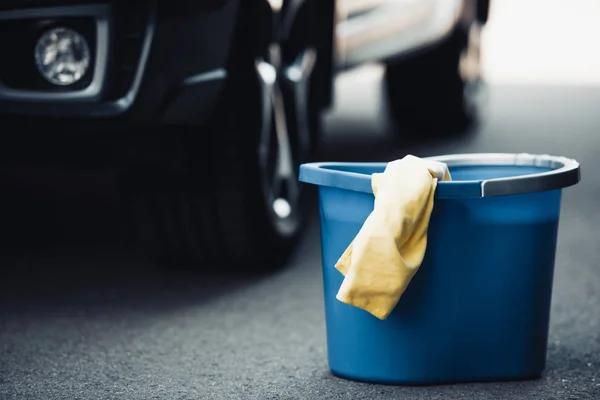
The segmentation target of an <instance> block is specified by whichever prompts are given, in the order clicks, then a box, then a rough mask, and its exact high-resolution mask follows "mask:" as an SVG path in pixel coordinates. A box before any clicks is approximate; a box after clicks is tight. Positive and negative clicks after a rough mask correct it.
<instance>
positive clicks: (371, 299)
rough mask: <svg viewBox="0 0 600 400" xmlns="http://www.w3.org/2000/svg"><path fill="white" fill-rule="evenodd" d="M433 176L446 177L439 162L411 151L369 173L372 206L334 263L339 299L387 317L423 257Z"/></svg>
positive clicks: (430, 207)
mask: <svg viewBox="0 0 600 400" xmlns="http://www.w3.org/2000/svg"><path fill="white" fill-rule="evenodd" d="M438 179H441V180H451V177H450V173H449V172H448V169H447V168H446V166H445V165H444V164H442V163H437V162H432V161H427V160H423V159H420V158H418V157H415V156H412V155H407V156H406V157H404V158H402V159H400V160H396V161H392V162H390V163H388V165H387V166H386V169H385V171H384V172H383V173H376V174H373V175H372V177H371V186H372V188H373V194H374V195H375V205H374V209H373V211H372V212H371V214H370V215H369V217H368V218H367V220H366V221H365V223H364V225H363V226H362V228H361V230H360V231H359V233H358V234H357V235H356V237H355V238H354V240H353V241H352V243H351V244H350V246H348V248H347V249H346V251H345V252H344V254H342V256H341V257H340V259H339V260H338V262H337V263H336V265H335V268H337V269H338V270H339V271H340V272H341V273H342V274H343V275H344V281H343V283H342V285H341V287H340V289H339V292H338V294H337V299H338V300H339V301H341V302H343V303H346V304H349V305H351V306H355V307H358V308H361V309H363V310H365V311H367V312H369V313H371V314H373V315H374V316H375V317H377V318H379V319H386V318H387V317H388V315H389V314H390V313H391V312H392V310H393V309H394V307H395V306H396V304H397V303H398V300H400V297H401V296H402V294H403V293H404V290H405V289H406V287H407V286H408V284H409V283H410V280H411V279H412V278H413V276H414V275H415V273H416V272H417V270H418V269H419V267H420V266H421V263H422V261H423V257H424V255H425V249H426V247H427V228H428V226H429V218H430V216H431V212H432V210H433V195H434V193H435V189H436V186H437V182H438Z"/></svg>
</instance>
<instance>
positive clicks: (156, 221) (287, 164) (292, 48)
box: [123, 2, 327, 272]
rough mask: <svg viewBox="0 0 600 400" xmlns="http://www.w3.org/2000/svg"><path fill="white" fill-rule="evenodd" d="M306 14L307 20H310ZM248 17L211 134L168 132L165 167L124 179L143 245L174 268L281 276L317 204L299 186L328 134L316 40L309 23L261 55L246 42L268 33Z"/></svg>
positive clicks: (277, 34) (141, 168)
mask: <svg viewBox="0 0 600 400" xmlns="http://www.w3.org/2000/svg"><path fill="white" fill-rule="evenodd" d="M248 3H250V2H248ZM263 3H265V4H267V2H263ZM292 3H294V4H299V3H297V2H288V3H287V4H292ZM309 3H310V2H306V3H305V4H309ZM284 4H285V3H284ZM286 10H287V11H289V8H285V6H284V8H283V9H282V12H285V11H286ZM262 11H264V12H266V13H267V15H268V17H269V18H271V19H273V18H279V17H278V15H277V14H276V13H275V11H273V10H262ZM271 11H273V12H272V13H271ZM246 12H247V10H246ZM298 13H299V14H298V15H299V16H298V17H297V18H298V19H300V15H301V16H302V17H303V18H306V17H307V12H305V11H304V10H299V11H298ZM241 15H242V16H243V18H242V19H241V20H242V21H243V22H241V23H244V24H245V25H243V26H241V27H240V28H239V29H238V36H237V37H236V39H235V40H236V41H237V43H243V44H244V45H242V46H237V47H236V49H235V51H234V52H233V53H232V58H231V60H230V63H229V65H230V66H231V68H230V69H229V71H228V72H229V75H228V77H227V82H226V85H225V88H224V92H223V95H222V101H221V102H220V104H219V105H218V107H217V109H216V111H215V113H214V116H213V117H212V119H211V121H210V122H209V124H208V126H206V127H204V128H203V129H195V128H193V127H171V128H169V129H165V131H164V132H162V134H161V135H160V138H161V139H159V141H160V144H159V146H160V147H161V149H162V152H163V154H168V156H167V157H166V158H167V160H166V162H163V163H159V164H152V165H144V164H143V163H142V164H138V165H137V167H136V168H135V171H132V170H131V169H130V170H129V174H128V175H129V177H128V178H127V179H125V180H123V182H124V183H123V189H124V192H126V193H127V195H126V197H127V198H128V199H129V201H128V203H129V204H130V205H131V208H132V211H133V212H134V215H135V214H137V215H141V218H138V219H137V221H138V223H137V224H136V225H137V226H138V227H139V228H141V229H140V230H139V231H138V233H140V234H141V236H138V237H141V238H144V233H148V232H152V233H153V234H151V235H149V236H148V235H146V236H145V239H146V240H148V239H149V240H150V241H149V242H146V243H149V244H151V247H156V248H159V249H160V254H161V256H162V257H163V260H164V261H165V262H167V263H168V264H169V265H171V266H179V267H186V266H187V267H193V268H197V267H202V266H209V265H218V266H219V268H220V269H223V268H224V269H226V270H235V271H240V272H243V271H247V272H256V271H263V270H268V269H273V268H277V267H279V266H281V265H282V264H283V263H284V262H285V261H286V260H287V259H288V257H289V256H290V255H291V254H292V253H293V252H294V250H295V248H296V246H297V244H298V241H299V239H300V237H301V234H302V232H303V230H304V227H305V226H306V223H307V220H308V218H309V214H310V210H311V208H312V205H313V203H314V202H313V199H314V189H311V188H309V187H307V186H305V185H301V184H300V183H299V181H298V179H297V171H298V167H299V165H300V164H301V163H302V162H306V161H308V160H309V159H310V157H311V154H312V153H313V151H314V149H315V147H316V143H317V141H318V129H319V126H320V108H319V107H317V106H315V102H316V101H317V97H318V96H317V95H316V90H314V89H315V84H314V82H313V80H312V78H311V77H312V74H311V72H312V71H314V69H315V68H318V67H319V64H318V63H317V59H318V58H317V56H318V54H317V50H316V49H317V47H313V46H312V44H313V42H314V41H313V40H312V39H313V38H312V36H311V35H308V36H306V37H304V36H303V35H304V33H305V32H308V31H309V29H308V27H309V26H310V24H307V23H306V21H304V25H300V22H298V28H296V27H293V28H291V29H290V30H285V31H286V32H287V33H286V34H285V35H282V34H281V32H282V30H273V32H267V33H266V35H267V36H269V35H273V37H274V38H275V39H274V40H272V39H267V41H266V42H265V41H264V40H262V39H261V40H259V42H261V43H266V48H259V49H258V50H257V49H256V46H254V43H251V44H248V40H247V39H248V37H253V36H256V32H257V30H258V29H261V26H257V25H256V21H257V19H256V18H250V17H251V16H256V14H246V16H245V17H244V11H241ZM258 20H260V19H258ZM273 20H274V19H273ZM273 20H272V21H273ZM283 20H284V18H281V19H280V21H283ZM272 21H269V22H272ZM265 25H267V26H269V25H270V24H265V23H264V21H263V25H262V28H264V26H265ZM267 31H268V30H267ZM252 32H254V35H253V34H252ZM300 37H302V40H300V39H299V38H300ZM286 46H287V47H286ZM259 47H260V46H259ZM324 56H327V54H324ZM156 165H161V166H160V167H156ZM140 211H141V212H140ZM157 240H158V241H157Z"/></svg>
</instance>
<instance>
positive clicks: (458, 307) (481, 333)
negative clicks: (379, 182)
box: [299, 154, 580, 384]
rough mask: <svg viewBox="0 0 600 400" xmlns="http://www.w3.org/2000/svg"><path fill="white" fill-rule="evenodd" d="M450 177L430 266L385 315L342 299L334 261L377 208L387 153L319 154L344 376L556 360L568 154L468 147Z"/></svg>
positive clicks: (451, 161) (425, 376)
mask: <svg viewBox="0 0 600 400" xmlns="http://www.w3.org/2000/svg"><path fill="white" fill-rule="evenodd" d="M430 159H433V160H436V161H441V162H444V163H446V164H447V165H448V167H449V169H450V172H451V175H452V179H453V181H450V182H439V183H438V186H437V189H436V195H435V203H434V210H433V213H432V215H431V219H430V225H429V231H428V247H427V251H426V254H425V259H424V261H423V264H422V265H421V268H420V269H419V271H418V272H417V274H416V275H415V277H414V278H413V280H412V281H411V283H410V284H409V285H408V288H407V289H406V291H405V292H404V294H403V296H402V297H401V299H400V301H399V302H398V304H397V306H396V307H395V309H394V310H393V311H392V313H391V314H390V316H389V317H388V318H387V319H386V320H383V321H382V320H379V319H377V318H375V317H374V316H372V315H371V314H369V313H367V312H366V311H363V310H361V309H358V308H355V307H352V306H349V305H346V304H344V303H342V302H340V301H339V300H337V299H336V294H337V292H338V289H339V287H340V285H341V283H342V280H343V276H342V274H341V273H340V272H339V271H338V270H336V269H335V268H334V265H335V263H336V261H337V260H338V258H339V257H340V256H341V254H342V253H343V252H344V250H345V249H346V247H347V246H348V245H349V244H350V243H351V241H352V240H353V238H354V236H355V235H356V234H357V233H358V231H359V230H360V228H361V226H362V224H363V223H364V221H365V219H366V218H367V216H368V215H369V214H370V213H371V211H372V210H373V201H374V197H373V192H372V190H371V177H370V175H371V174H372V173H375V172H383V170H384V169H385V166H386V163H332V162H322V163H309V164H304V165H302V166H301V167H300V178H299V179H300V181H302V182H306V183H310V184H314V185H317V186H318V189H319V204H320V220H321V246H322V261H323V285H324V290H325V319H326V329H327V352H328V358H329V367H330V369H331V371H332V372H333V373H334V374H335V375H338V376H340V377H344V378H349V379H354V380H360V381H367V382H379V383H387V384H436V383H450V382H468V381H490V380H520V379H533V378H537V377H539V376H540V375H541V374H542V372H543V370H544V367H545V364H546V350H547V342H548V326H549V319H550V304H551V296H552V282H553V275H554V258H555V252H556V241H557V233H558V222H559V216H560V205H561V194H562V189H563V188H565V187H568V186H571V185H574V184H577V183H578V182H579V180H580V172H579V164H578V163H577V162H576V161H574V160H571V159H567V158H564V157H553V156H548V155H539V156H536V155H529V154H467V155H451V156H441V157H431V158H430Z"/></svg>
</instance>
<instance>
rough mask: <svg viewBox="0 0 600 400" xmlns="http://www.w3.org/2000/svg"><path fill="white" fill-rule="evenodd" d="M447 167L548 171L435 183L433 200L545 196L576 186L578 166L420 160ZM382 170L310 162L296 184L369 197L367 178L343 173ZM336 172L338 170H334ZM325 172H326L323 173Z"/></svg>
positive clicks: (569, 162) (539, 160)
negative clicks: (434, 198) (362, 193)
mask: <svg viewBox="0 0 600 400" xmlns="http://www.w3.org/2000/svg"><path fill="white" fill-rule="evenodd" d="M422 158H423V159H424V160H432V161H438V162H443V163H445V164H446V165H447V166H448V167H450V168H451V167H464V166H530V167H540V168H550V169H551V170H550V171H543V172H538V173H534V174H527V175H520V176H514V177H506V178H493V179H482V180H470V181H447V182H438V189H437V190H436V197H438V198H439V197H442V198H457V197H460V198H465V197H491V196H506V195H515V194H525V193H535V192H546V191H550V190H557V189H563V188H566V187H569V186H573V185H576V184H577V183H579V181H580V180H581V172H580V165H579V163H578V162H577V161H576V160H574V159H571V158H567V157H562V156H553V155H548V154H530V153H466V154H450V155H439V156H429V157H422ZM357 165H360V166H365V167H383V168H385V166H386V165H387V162H329V161H325V162H312V163H306V164H302V165H301V166H300V174H299V180H300V181H301V182H305V183H311V184H314V185H320V186H330V187H337V188H341V189H347V190H352V191H357V192H364V193H373V190H372V188H371V175H369V174H361V173H358V172H350V171H344V170H341V169H339V168H344V167H352V166H357ZM336 168H338V169H336ZM325 171H326V172H325Z"/></svg>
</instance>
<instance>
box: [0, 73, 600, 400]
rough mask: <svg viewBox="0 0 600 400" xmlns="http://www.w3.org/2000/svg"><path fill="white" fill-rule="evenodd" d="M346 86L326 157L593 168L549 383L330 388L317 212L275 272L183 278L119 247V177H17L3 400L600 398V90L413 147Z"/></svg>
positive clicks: (10, 215)
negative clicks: (478, 156) (566, 160)
mask: <svg viewBox="0 0 600 400" xmlns="http://www.w3.org/2000/svg"><path fill="white" fill-rule="evenodd" d="M361 77H362V78H361ZM347 79H348V81H350V82H352V83H353V85H349V84H347V83H345V82H344V80H343V79H341V80H340V81H339V82H338V84H339V85H341V86H340V87H338V96H339V97H340V99H341V101H340V103H339V109H338V110H335V111H334V113H333V114H332V115H330V116H329V117H328V118H327V124H326V125H327V130H328V133H327V136H326V138H325V144H324V150H323V153H322V154H321V158H322V159H323V160H373V161H377V160H384V161H387V160H391V159H394V158H398V157H402V156H403V155H405V154H407V153H412V154H415V155H418V156H425V155H434V154H447V153H456V152H533V153H550V154H557V155H564V156H568V157H573V158H576V159H577V160H578V161H579V162H580V163H581V165H582V181H581V183H580V184H579V185H577V186H575V187H572V188H569V189H567V190H566V191H565V192H564V200H563V206H562V215H561V227H560V233H559V235H560V236H559V245H558V250H557V258H556V273H555V286H554V294H553V306H552V315H551V328H550V338H549V344H548V362H547V368H546V370H545V373H544V376H543V377H542V378H541V379H538V380H533V381H523V382H503V383H478V384H460V385H441V386H428V387H398V386H384V385H373V384H365V383H358V382H352V381H347V380H343V379H340V378H337V377H334V376H333V375H332V374H331V373H330V372H329V370H328V365H327V357H326V342H325V325H324V311H323V294H322V281H321V259H320V245H319V231H318V224H317V222H318V221H317V216H316V215H315V218H314V220H313V224H312V226H311V227H310V229H309V231H308V232H307V234H306V236H305V239H304V241H303V243H302V245H301V247H300V249H299V251H298V253H297V254H296V256H295V257H294V259H293V260H292V261H291V262H290V264H289V265H288V266H287V267H286V268H284V269H282V270H280V271H278V272H276V273H274V274H271V275H268V276H262V277H231V276H220V275H215V274H209V273H197V274H188V275H174V274H169V273H167V272H165V270H163V269H161V267H160V266H158V265H157V264H156V262H155V261H154V260H151V259H149V258H148V257H145V256H144V255H143V254H139V253H137V252H135V251H132V250H130V249H127V248H124V247H123V246H121V245H119V244H118V243H116V244H115V243H114V242H115V240H114V238H115V237H117V236H118V231H119V222H118V220H119V218H118V217H116V216H115V215H116V212H115V209H116V207H117V204H116V203H115V201H114V196H113V195H112V194H111V190H113V189H111V179H110V176H108V177H107V176H103V175H101V174H97V175H94V174H89V173H83V172H82V173H70V174H69V173H65V172H60V171H59V172H57V173H56V174H57V176H59V177H56V176H53V177H50V176H49V175H51V174H50V173H46V174H42V173H37V174H36V173H23V172H19V173H17V172H14V171H13V172H10V173H7V174H4V176H3V177H2V184H1V186H2V188H3V189H2V191H3V193H5V194H6V195H5V194H3V200H2V202H3V204H4V206H3V207H1V208H2V211H0V213H1V215H0V217H1V218H2V221H3V222H2V228H1V229H2V231H3V235H4V237H5V240H3V243H5V245H4V247H6V249H4V250H2V256H1V257H0V261H1V263H2V269H1V272H0V399H3V400H9V399H43V400H52V399H69V400H73V399H89V400H92V399H102V400H106V399H131V400H134V399H143V400H150V399H167V400H169V399H173V400H175V399H178V400H183V399H427V400H434V399H539V400H542V399H543V400H549V399H556V400H559V399H560V400H565V399H600V311H599V310H600V265H599V263H598V260H599V258H598V253H597V251H598V237H599V234H598V232H599V229H600V228H599V226H600V212H598V201H597V199H598V198H600V174H599V173H598V171H597V170H596V168H598V165H597V163H598V154H597V152H596V151H595V150H594V149H595V148H596V149H597V148H598V144H599V143H600V113H598V104H600V88H568V87H552V88H544V87H506V86H500V87H490V88H489V90H488V92H487V95H486V96H485V98H484V99H483V100H482V103H483V106H482V121H481V125H480V126H478V127H477V128H476V129H475V130H474V131H473V132H471V133H469V134H466V135H464V136H462V137H460V138H454V139H447V140H444V141H438V142H435V143H422V142H421V143H408V142H406V141H402V140H397V139H396V138H394V135H395V132H394V129H393V127H391V126H390V125H389V124H388V123H387V120H386V116H385V115H384V114H383V113H380V112H379V111H378V110H380V108H379V107H378V105H379V103H380V102H381V96H380V92H379V88H378V85H377V83H378V80H377V79H378V78H377V77H374V78H368V77H366V75H364V74H363V75H360V76H355V77H351V78H347ZM352 93H360V96H357V95H356V94H355V95H354V96H352ZM359 100H360V102H359ZM353 102H354V103H353ZM365 105H367V106H365ZM11 174H12V175H11ZM6 243H9V244H6Z"/></svg>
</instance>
